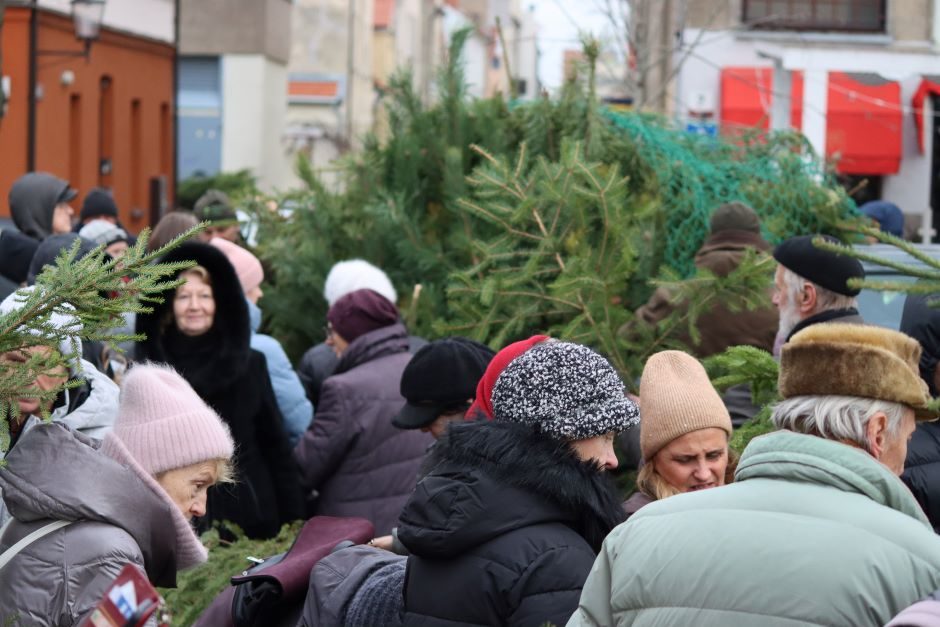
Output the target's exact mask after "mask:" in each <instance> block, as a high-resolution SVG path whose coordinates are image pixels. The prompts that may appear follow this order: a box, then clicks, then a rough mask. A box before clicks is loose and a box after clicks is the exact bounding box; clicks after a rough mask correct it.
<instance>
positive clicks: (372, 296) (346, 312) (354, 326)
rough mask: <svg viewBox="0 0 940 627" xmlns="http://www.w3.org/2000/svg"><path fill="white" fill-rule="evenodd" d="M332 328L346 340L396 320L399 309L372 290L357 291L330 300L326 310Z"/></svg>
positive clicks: (353, 338) (393, 322)
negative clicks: (332, 300)
mask: <svg viewBox="0 0 940 627" xmlns="http://www.w3.org/2000/svg"><path fill="white" fill-rule="evenodd" d="M326 319H327V320H328V321H329V323H330V324H331V325H333V330H334V331H336V332H337V333H339V335H340V336H341V337H342V338H343V339H344V340H346V341H347V342H349V343H352V342H353V341H354V340H355V339H356V338H357V337H359V336H361V335H365V334H366V333H369V332H370V331H375V330H376V329H381V328H382V327H387V326H389V325H392V324H395V323H396V322H398V309H397V308H396V307H395V305H393V304H392V303H391V302H390V301H389V300H388V299H387V298H385V297H384V296H382V295H381V294H379V293H378V292H373V291H372V290H356V291H355V292H350V293H349V294H346V295H345V296H343V297H342V298H340V299H339V300H338V301H336V302H335V303H333V306H332V307H330V310H329V311H328V312H327V313H326Z"/></svg>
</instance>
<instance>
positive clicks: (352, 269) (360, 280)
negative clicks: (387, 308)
mask: <svg viewBox="0 0 940 627" xmlns="http://www.w3.org/2000/svg"><path fill="white" fill-rule="evenodd" d="M362 289H370V290H372V291H374V292H378V293H379V294H381V295H382V296H384V297H385V298H387V299H388V300H389V302H391V303H392V304H393V305H394V304H396V303H397V302H398V294H397V293H396V292H395V288H394V286H392V282H391V281H390V280H389V278H388V275H387V274H385V273H384V272H382V270H380V269H379V268H376V267H375V266H373V265H372V264H371V263H369V262H368V261H365V260H364V259H349V260H347V261H340V262H338V263H336V264H335V265H334V266H333V267H332V268H330V273H329V274H327V275H326V281H325V282H324V283H323V298H325V299H326V302H327V303H329V305H330V307H332V306H333V304H334V303H335V302H336V301H338V300H339V299H340V298H342V297H343V296H345V295H346V294H349V293H350V292H355V291H356V290H362Z"/></svg>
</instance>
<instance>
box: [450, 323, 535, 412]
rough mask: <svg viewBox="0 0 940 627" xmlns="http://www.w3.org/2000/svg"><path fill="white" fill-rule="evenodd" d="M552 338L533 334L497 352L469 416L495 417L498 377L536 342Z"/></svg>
mask: <svg viewBox="0 0 940 627" xmlns="http://www.w3.org/2000/svg"><path fill="white" fill-rule="evenodd" d="M549 339H551V338H550V337H548V336H547V335H533V336H532V337H530V338H529V339H527V340H522V341H520V342H513V343H512V344H510V345H509V346H507V347H506V348H504V349H503V350H501V351H499V352H498V353H496V356H495V357H493V359H492V360H491V361H490V365H489V366H487V368H486V372H484V373H483V378H482V379H480V382H479V383H478V384H477V395H476V398H475V399H474V401H473V405H471V406H470V409H468V410H467V418H476V417H477V416H479V415H480V414H482V415H483V416H485V417H486V418H488V419H490V420H492V419H493V402H492V398H491V397H492V396H493V386H494V385H496V379H498V378H499V375H501V374H502V373H503V370H505V369H506V366H508V365H509V363H510V362H511V361H512V360H513V359H515V358H516V357H518V356H519V355H521V354H522V353H524V352H526V351H527V350H529V349H530V348H532V347H533V346H535V345H536V344H539V343H541V342H544V341H545V340H549Z"/></svg>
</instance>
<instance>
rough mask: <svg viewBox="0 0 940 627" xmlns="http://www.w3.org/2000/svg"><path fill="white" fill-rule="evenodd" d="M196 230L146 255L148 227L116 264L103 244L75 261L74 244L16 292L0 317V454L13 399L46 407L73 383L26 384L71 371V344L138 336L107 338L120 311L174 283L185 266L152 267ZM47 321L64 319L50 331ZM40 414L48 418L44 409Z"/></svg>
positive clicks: (74, 358)
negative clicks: (13, 302) (14, 302)
mask: <svg viewBox="0 0 940 627" xmlns="http://www.w3.org/2000/svg"><path fill="white" fill-rule="evenodd" d="M204 228H205V225H204V224H202V225H198V226H196V227H194V228H192V229H190V230H189V231H187V232H186V233H183V234H182V235H180V236H179V237H177V238H176V239H175V240H173V241H172V242H170V243H168V244H167V245H166V246H163V247H162V248H160V249H159V250H156V251H154V252H151V253H148V252H147V240H148V237H149V230H145V231H144V232H143V233H141V235H140V237H139V239H138V241H137V243H136V244H135V245H134V246H132V247H130V248H129V249H128V250H127V252H126V253H125V255H124V256H123V257H122V258H121V259H119V260H116V259H111V258H110V257H109V256H107V255H106V254H105V252H104V246H99V247H98V248H96V249H94V250H93V251H92V252H91V253H89V254H88V255H86V256H85V257H83V258H82V259H78V260H77V259H76V256H77V254H78V242H76V243H75V244H74V245H73V246H72V247H71V248H69V249H68V250H65V251H63V252H62V253H61V254H60V255H59V256H58V257H57V259H56V262H55V264H54V265H51V266H47V267H46V268H45V269H44V270H43V271H42V272H41V273H40V274H39V275H38V276H37V277H36V287H35V288H34V289H32V290H20V291H18V292H17V293H16V294H17V296H16V298H17V299H18V301H19V305H20V306H19V307H18V308H17V309H15V310H13V311H11V312H9V313H6V314H3V315H0V358H2V364H3V368H4V376H3V377H2V378H0V452H3V451H6V450H7V449H8V447H9V444H10V433H9V419H10V418H13V419H18V412H19V409H18V405H17V403H16V399H19V398H39V399H40V401H41V405H43V406H47V405H48V403H49V402H50V401H52V400H53V399H54V398H55V397H56V395H58V393H59V392H60V391H61V390H63V389H65V388H66V387H69V386H74V385H77V384H78V383H79V382H78V381H76V380H73V381H65V382H63V383H62V384H60V385H57V386H54V387H52V388H51V389H49V390H40V389H38V388H36V387H35V386H34V382H35V378H36V375H37V374H38V373H41V372H52V371H56V370H58V369H62V370H64V371H67V370H68V369H69V367H70V365H72V366H73V367H74V364H76V363H77V362H78V360H79V358H80V357H81V355H80V352H79V350H78V348H77V346H78V345H77V344H75V343H74V340H73V339H78V340H93V339H108V340H111V341H120V340H125V339H130V338H131V337H133V338H137V339H139V338H138V336H129V335H128V334H115V333H112V332H111V329H112V328H114V327H115V326H117V323H118V322H119V321H120V319H121V316H122V315H123V314H124V313H126V312H138V313H139V312H148V311H151V307H150V305H148V304H147V303H154V302H160V298H161V295H162V294H163V293H164V291H166V290H168V289H171V288H173V287H175V286H177V285H178V284H179V283H180V281H179V280H175V279H172V278H170V277H172V276H173V275H175V274H176V273H178V272H179V271H180V270H181V269H183V268H186V267H189V266H191V265H192V262H178V263H160V262H159V259H160V258H161V257H162V256H163V255H164V254H165V253H166V252H167V251H169V250H171V249H173V248H175V247H176V246H178V245H179V244H180V243H181V242H183V241H185V240H186V239H189V238H190V237H192V236H194V235H196V234H198V233H199V232H200V231H202V230H203V229H204ZM53 316H61V317H62V318H60V319H62V320H67V321H71V322H68V323H66V324H64V325H61V324H60V325H58V326H57V325H56V324H53ZM69 343H71V345H72V347H73V349H72V350H71V351H69V352H66V353H65V354H62V353H61V352H60V351H59V347H60V346H62V345H68V344H69ZM33 346H42V347H47V348H48V349H51V350H48V351H47V352H46V351H39V352H38V353H37V352H36V351H32V352H31V354H30V356H29V358H28V359H24V356H25V355H26V353H24V351H28V349H29V347H33ZM17 355H18V357H17ZM42 413H44V414H45V415H47V414H48V412H46V411H45V410H43V412H42ZM3 447H6V448H3Z"/></svg>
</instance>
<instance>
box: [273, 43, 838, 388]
mask: <svg viewBox="0 0 940 627" xmlns="http://www.w3.org/2000/svg"><path fill="white" fill-rule="evenodd" d="M463 37H465V35H461V36H457V37H455V38H454V41H453V45H452V46H451V48H450V51H449V63H448V65H447V66H446V67H445V68H444V69H443V70H442V72H441V74H440V76H439V77H438V83H437V91H436V96H437V97H436V100H435V102H434V104H431V105H426V104H424V103H423V102H422V100H421V99H420V98H419V97H418V95H417V94H416V93H415V92H414V90H413V88H412V87H411V78H410V76H409V75H408V73H407V72H400V73H399V74H398V75H396V77H395V78H394V79H393V80H392V81H391V83H390V87H389V90H388V92H387V95H386V102H385V105H386V107H387V109H388V113H389V120H390V124H389V126H390V129H391V135H390V137H388V138H387V139H385V140H382V141H380V140H379V139H377V138H374V137H372V138H368V139H367V141H366V142H365V147H364V149H363V150H362V151H361V152H360V153H358V154H355V155H352V156H350V157H349V158H347V159H346V161H345V163H344V165H343V167H342V170H341V174H342V181H341V184H339V185H338V186H334V187H331V188H327V187H326V186H325V185H323V184H321V183H320V182H319V181H318V180H317V178H316V176H315V175H314V173H313V172H312V171H311V170H310V168H309V164H304V163H303V162H301V164H300V166H301V167H300V169H301V171H302V174H303V175H304V180H305V181H306V182H307V189H305V190H299V191H296V192H292V193H290V194H288V195H286V196H285V197H282V198H280V199H279V200H281V201H282V205H283V206H285V207H290V208H291V209H292V213H291V215H290V216H288V217H284V216H283V215H280V214H272V213H270V212H267V211H264V210H261V211H260V212H259V213H260V215H261V220H260V222H261V231H260V234H259V241H260V245H259V249H258V252H259V254H260V255H261V256H262V258H263V259H264V260H265V261H266V262H267V263H268V266H269V267H270V268H271V269H272V272H271V273H270V275H269V282H270V283H269V285H268V286H267V288H266V290H265V294H266V295H265V298H264V301H263V303H262V305H263V308H264V310H265V312H266V314H267V316H266V317H267V320H268V324H269V326H270V330H271V331H272V332H273V333H274V334H275V335H277V336H279V337H280V338H281V339H282V341H283V342H284V344H285V347H286V348H287V350H288V352H289V353H290V354H291V355H292V356H293V357H295V358H296V357H298V356H299V355H300V353H301V352H302V351H303V350H305V349H306V348H307V347H309V346H311V345H312V344H314V343H316V342H319V341H321V339H322V326H323V324H324V322H323V321H324V318H325V313H326V308H327V304H326V302H325V301H324V299H323V298H322V289H323V280H324V278H325V276H326V273H327V272H328V270H329V268H330V267H331V266H332V265H333V264H334V263H335V262H337V261H340V260H343V259H349V258H355V257H360V258H364V259H366V260H368V261H370V262H372V263H374V264H375V265H377V266H379V267H380V268H382V269H383V270H385V271H386V272H387V273H388V274H389V276H390V278H391V279H392V282H393V283H394V284H395V286H396V287H397V288H398V291H399V294H400V302H399V306H400V308H401V309H402V311H403V312H404V313H405V315H406V321H407V322H408V323H409V326H410V327H411V330H412V331H413V332H414V333H417V334H420V335H424V336H425V337H428V338H434V337H438V336H439V335H440V334H441V333H456V332H461V333H464V334H467V335H472V336H474V337H477V338H479V339H482V340H483V341H486V342H489V343H491V344H492V345H493V346H497V347H498V345H500V344H502V343H504V342H506V341H511V340H514V339H518V338H519V337H522V336H525V335H526V334H531V333H534V332H544V331H546V330H548V329H551V330H552V331H553V332H555V333H557V334H559V335H560V336H562V337H566V338H567V339H575V340H578V341H583V342H586V343H588V344H591V345H592V346H595V347H597V348H599V349H601V350H603V351H604V352H605V353H607V354H609V355H610V356H611V358H612V359H614V360H615V361H617V363H618V367H623V368H624V369H625V370H624V371H625V372H627V373H630V374H631V375H633V374H634V373H635V370H636V368H635V362H636V359H637V357H638V356H641V355H646V354H649V353H650V352H651V351H653V350H657V349H661V348H664V347H667V346H670V345H671V344H670V339H669V337H668V334H666V335H664V334H663V333H651V334H650V335H649V336H648V338H647V339H648V340H649V341H650V342H653V343H654V344H650V345H645V346H638V345H637V344H636V343H632V344H628V345H624V344H623V341H621V340H616V339H615V338H614V336H613V332H614V331H615V330H616V328H617V325H618V323H622V322H626V321H629V319H630V317H631V314H630V313H629V312H630V311H633V310H635V309H636V308H637V307H639V306H640V305H642V304H643V303H644V302H645V301H646V299H647V298H648V297H649V295H650V293H651V291H652V289H653V286H654V283H653V281H654V280H656V279H661V280H665V281H668V282H676V281H681V280H685V279H689V278H692V277H693V276H694V277H695V279H696V284H695V286H692V287H689V288H688V289H689V290H692V292H693V293H697V294H700V295H705V296H709V293H708V290H711V289H712V288H714V287H716V286H719V285H722V284H723V285H724V286H725V287H728V288H731V289H732V291H734V289H733V285H731V284H732V283H733V282H734V280H737V279H741V280H744V281H745V284H746V285H747V288H746V289H748V290H752V291H751V293H750V296H747V295H745V296H744V297H743V301H742V303H741V305H742V306H750V304H751V302H752V301H753V300H754V299H753V297H754V295H755V294H762V293H764V292H763V290H762V289H758V288H755V286H756V285H758V284H759V282H760V281H763V280H767V279H768V277H769V274H768V273H766V272H765V273H764V276H763V278H761V279H760V280H758V278H756V277H757V275H758V274H760V273H761V272H764V270H766V268H768V267H769V266H759V268H757V269H754V268H752V269H751V270H752V271H753V272H752V273H751V274H748V271H746V272H743V273H742V274H741V275H736V277H735V279H732V280H726V281H717V280H716V279H715V277H707V276H704V275H695V274H694V265H693V258H694V254H695V252H696V251H697V249H698V248H699V247H700V246H701V244H702V242H703V241H704V240H705V238H706V236H707V234H708V233H707V232H708V224H709V218H710V215H711V213H712V211H713V210H714V209H715V207H716V206H717V205H719V204H720V203H722V202H726V201H731V200H741V201H744V202H747V203H749V204H750V205H752V206H753V207H754V208H755V210H756V211H757V212H758V214H759V215H760V216H761V218H762V220H763V231H764V235H765V236H766V237H767V238H768V239H769V240H770V241H772V242H775V241H779V240H781V239H783V238H785V237H789V236H792V235H796V234H802V233H810V232H835V231H836V229H835V227H834V225H835V224H836V223H837V222H839V221H841V220H845V219H846V218H850V217H852V216H853V215H854V212H855V210H854V206H853V204H852V202H851V200H850V199H849V198H848V197H847V196H846V194H845V193H844V192H843V191H841V190H840V189H838V188H837V186H835V185H834V184H833V182H832V181H831V180H830V179H829V178H828V177H827V176H826V174H825V172H824V169H823V166H822V164H821V163H820V162H819V160H817V159H816V158H815V156H814V155H813V154H812V151H811V149H810V148H809V147H808V145H807V144H806V143H805V142H804V141H802V140H801V139H799V138H798V137H797V136H795V135H791V134H779V135H777V134H773V135H764V136H760V137H748V138H743V139H740V138H738V139H734V140H725V139H721V138H711V137H703V136H696V135H692V134H690V133H687V132H685V131H684V130H681V129H677V128H675V127H674V126H672V125H670V124H669V123H667V122H665V121H663V120H661V119H658V118H655V117H651V116H648V115H642V114H627V115H624V114H618V113H613V112H611V111H608V110H606V109H604V108H603V107H600V106H599V105H598V104H597V102H596V96H595V93H594V90H593V78H592V77H593V71H592V69H591V64H590V63H589V70H590V71H589V72H588V73H587V75H586V76H585V77H583V78H581V79H577V80H575V81H573V82H571V83H569V84H568V85H566V86H565V88H564V89H563V90H562V91H561V93H560V95H559V96H558V97H556V98H551V99H550V98H540V99H537V100H535V101H532V102H526V103H510V104H507V103H505V102H504V101H503V100H502V99H501V98H490V99H473V98H469V97H468V96H467V94H466V89H465V86H464V83H463V77H462V70H461V62H460V47H461V46H462V43H463ZM585 48H586V52H587V53H588V55H587V56H588V59H589V60H590V59H591V51H592V48H591V45H590V42H587V44H586V46H585ZM523 146H524V148H523ZM533 209H536V210H537V211H535V212H534V213H533ZM556 214H557V216H558V219H557V220H558V221H557V222H554V223H553V222H552V220H553V219H554V217H555V216H556ZM536 215H537V216H538V218H539V219H540V220H542V222H543V224H542V227H544V231H543V230H542V228H540V227H539V223H538V220H537V219H536ZM556 255H557V257H556ZM558 259H561V261H562V262H563V263H559V262H558ZM755 263H756V261H755ZM760 268H763V269H764V270H761V269H760ZM696 286H697V287H696ZM739 287H740V284H739ZM722 289H723V288H722ZM755 289H756V290H757V291H753V290H755ZM506 291H509V292H512V291H516V292H519V293H520V294H527V295H529V296H531V297H523V296H521V295H519V294H516V295H511V296H512V297H505V296H504V292H506ZM737 291H738V292H741V290H740V289H738V290H737ZM578 296H580V298H581V301H583V304H582V302H581V301H579V300H578ZM569 297H570V298H569ZM709 297H711V298H718V297H721V296H719V292H714V294H712V295H711V296H709ZM552 299H555V300H552ZM301 311H302V312H304V315H298V314H297V312H301ZM694 315H695V312H694V311H693V312H692V314H691V315H686V316H685V317H684V318H683V319H682V320H680V321H675V320H674V321H671V322H670V323H669V324H671V325H672V326H673V327H676V326H687V325H688V324H689V323H690V321H691V320H693V319H694ZM669 324H667V325H666V326H669ZM618 342H620V344H618ZM657 342H658V343H657ZM625 354H628V355H629V357H627V356H624V355H625ZM628 361H631V362H633V365H632V366H631V365H630V364H629V363H627V362H628ZM637 374H638V373H637Z"/></svg>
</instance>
